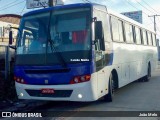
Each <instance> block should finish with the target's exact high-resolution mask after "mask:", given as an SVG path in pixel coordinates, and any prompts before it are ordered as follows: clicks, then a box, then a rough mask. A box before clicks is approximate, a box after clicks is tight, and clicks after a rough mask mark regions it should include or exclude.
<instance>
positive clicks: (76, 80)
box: [70, 75, 91, 84]
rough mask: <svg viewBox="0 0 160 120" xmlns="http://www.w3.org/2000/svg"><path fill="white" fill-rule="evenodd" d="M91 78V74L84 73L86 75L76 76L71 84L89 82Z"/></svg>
mask: <svg viewBox="0 0 160 120" xmlns="http://www.w3.org/2000/svg"><path fill="white" fill-rule="evenodd" d="M90 79H91V75H84V76H76V77H74V78H73V79H72V80H71V82H70V84H76V83H82V82H87V81H89V80H90Z"/></svg>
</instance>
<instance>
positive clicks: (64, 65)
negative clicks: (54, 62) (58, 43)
mask: <svg viewBox="0 0 160 120" xmlns="http://www.w3.org/2000/svg"><path fill="white" fill-rule="evenodd" d="M48 42H49V43H50V47H51V51H52V53H55V54H56V55H57V58H58V60H59V61H60V63H61V65H62V67H64V68H67V63H66V62H65V60H64V58H63V57H62V55H61V53H60V52H58V51H57V49H56V47H55V46H54V45H55V44H54V41H53V40H51V39H48Z"/></svg>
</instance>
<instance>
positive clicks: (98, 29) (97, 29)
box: [95, 21, 105, 51]
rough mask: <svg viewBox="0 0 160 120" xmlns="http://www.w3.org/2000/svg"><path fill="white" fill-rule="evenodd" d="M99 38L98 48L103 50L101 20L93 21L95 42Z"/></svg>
mask: <svg viewBox="0 0 160 120" xmlns="http://www.w3.org/2000/svg"><path fill="white" fill-rule="evenodd" d="M98 40H100V48H101V50H102V51H105V44H104V37H103V27H102V21H95V43H96V42H97V41H98Z"/></svg>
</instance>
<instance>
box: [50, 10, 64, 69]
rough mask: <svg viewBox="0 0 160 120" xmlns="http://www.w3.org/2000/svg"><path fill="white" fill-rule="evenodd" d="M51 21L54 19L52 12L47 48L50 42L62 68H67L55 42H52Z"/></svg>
mask: <svg viewBox="0 0 160 120" xmlns="http://www.w3.org/2000/svg"><path fill="white" fill-rule="evenodd" d="M51 19H52V12H50V16H49V23H48V35H47V46H48V42H49V43H50V47H51V51H52V53H55V54H56V56H57V58H58V60H59V61H60V63H61V65H62V67H64V68H67V64H66V62H65V60H64V58H63V57H62V55H61V53H60V52H58V51H57V49H56V47H55V44H54V41H53V40H51Z"/></svg>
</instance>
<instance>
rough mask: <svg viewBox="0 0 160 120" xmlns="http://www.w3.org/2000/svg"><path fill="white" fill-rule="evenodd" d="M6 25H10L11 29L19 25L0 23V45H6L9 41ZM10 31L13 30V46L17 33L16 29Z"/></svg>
mask: <svg viewBox="0 0 160 120" xmlns="http://www.w3.org/2000/svg"><path fill="white" fill-rule="evenodd" d="M8 25H11V26H12V27H19V25H17V24H13V23H9V22H2V21H0V45H6V44H8V40H9V30H8V29H7V26H8ZM12 30H13V38H14V42H13V44H15V43H16V36H17V32H18V31H17V30H16V29H12Z"/></svg>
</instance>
